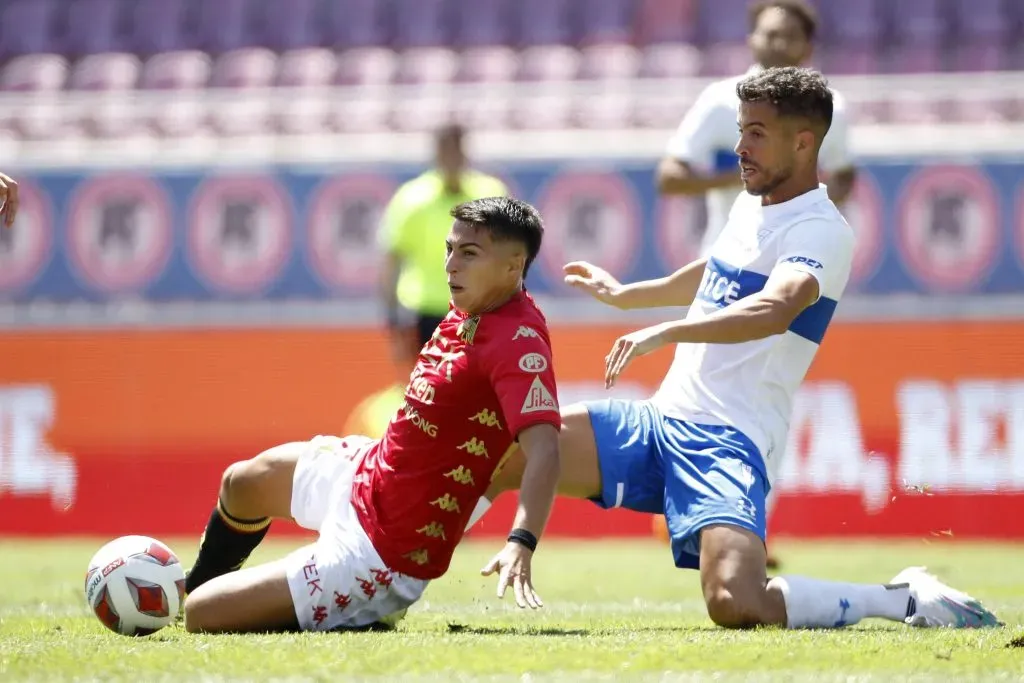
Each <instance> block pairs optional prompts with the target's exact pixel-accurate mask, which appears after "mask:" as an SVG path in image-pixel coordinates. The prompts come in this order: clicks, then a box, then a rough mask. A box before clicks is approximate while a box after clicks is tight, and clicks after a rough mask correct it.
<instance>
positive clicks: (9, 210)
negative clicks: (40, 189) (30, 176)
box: [0, 173, 18, 228]
mask: <svg viewBox="0 0 1024 683" xmlns="http://www.w3.org/2000/svg"><path fill="white" fill-rule="evenodd" d="M0 213H2V214H3V221H4V225H5V226H7V227H8V228H9V227H11V226H12V225H14V217H15V216H17V215H18V183H16V182H14V179H13V178H11V177H10V176H9V175H5V174H3V173H0Z"/></svg>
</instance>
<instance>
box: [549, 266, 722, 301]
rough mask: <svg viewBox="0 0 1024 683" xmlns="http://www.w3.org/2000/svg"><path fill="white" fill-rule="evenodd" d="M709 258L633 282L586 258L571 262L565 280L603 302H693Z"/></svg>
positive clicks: (566, 269) (565, 267)
mask: <svg viewBox="0 0 1024 683" xmlns="http://www.w3.org/2000/svg"><path fill="white" fill-rule="evenodd" d="M706 264H707V259H700V260H698V261H694V262H692V263H689V264H687V265H685V266H683V267H682V268H680V269H679V270H677V271H676V272H674V273H672V274H671V275H666V276H665V277H660V278H656V279H654V280H643V281H641V282H633V283H630V284H626V285H624V284H622V283H620V282H619V281H618V280H617V279H615V277H614V276H613V275H611V274H610V273H608V271H606V270H604V269H603V268H599V267H598V266H595V265H593V264H591V263H587V262H586V261H573V262H572V263H567V264H566V265H565V266H564V268H563V270H564V271H565V283H566V284H567V285H570V286H572V287H575V288H576V289H579V290H581V291H584V292H586V293H587V294H589V295H590V296H592V297H594V298H595V299H597V300H598V301H600V302H602V303H606V304H608V305H609V306H615V307H616V308H619V309H622V310H627V309H633V308H659V307H662V306H689V305H690V304H692V303H693V299H694V297H695V296H696V295H697V288H698V287H699V286H700V281H701V278H702V277H703V274H704V266H705V265H706Z"/></svg>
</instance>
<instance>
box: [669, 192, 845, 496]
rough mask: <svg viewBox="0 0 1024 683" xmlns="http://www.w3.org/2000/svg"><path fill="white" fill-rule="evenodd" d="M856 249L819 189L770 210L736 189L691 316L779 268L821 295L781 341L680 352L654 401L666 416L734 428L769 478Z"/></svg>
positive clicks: (740, 294) (723, 303) (757, 285)
mask: <svg viewBox="0 0 1024 683" xmlns="http://www.w3.org/2000/svg"><path fill="white" fill-rule="evenodd" d="M853 246H854V233H853V230H852V229H851V228H850V226H849V224H848V223H847V222H846V220H845V219H844V218H843V216H842V214H841V213H840V212H839V209H837V208H836V205H835V204H833V203H832V200H830V199H829V198H828V193H827V190H826V188H825V186H824V185H819V187H818V189H816V190H812V191H810V192H807V193H805V194H802V195H800V196H799V197H796V198H794V199H791V200H790V201H788V202H783V203H781V204H774V205H771V206H762V205H761V199H760V197H755V196H752V195H749V194H747V193H746V192H742V193H741V194H740V196H739V197H738V198H737V199H736V202H735V204H734V205H733V207H732V211H731V212H730V214H729V219H728V222H727V224H726V227H725V230H724V231H723V232H722V235H721V237H720V238H719V240H718V241H717V242H716V243H715V244H714V246H713V248H712V252H711V254H710V255H709V257H708V264H707V268H705V270H704V278H703V280H702V281H701V284H700V288H699V289H698V291H697V296H696V298H695V300H694V302H693V305H691V306H690V309H689V312H688V313H687V315H686V317H687V319H688V320H695V319H700V318H703V317H705V316H708V315H710V314H712V313H714V312H715V311H718V310H719V309H721V308H725V307H727V306H729V305H730V304H733V303H735V302H737V301H739V300H740V299H742V298H744V297H746V296H750V295H751V294H755V293H757V292H759V291H761V290H762V289H763V288H764V286H765V284H766V283H767V281H768V278H769V277H770V276H771V275H772V274H773V273H775V272H778V271H779V270H780V269H784V268H788V269H793V270H797V271H801V272H804V273H809V274H811V275H812V276H814V277H815V279H817V280H818V287H819V290H818V291H819V298H818V300H817V301H816V302H815V303H814V304H812V305H811V306H809V307H808V308H807V309H806V310H804V312H803V313H801V314H800V315H799V316H798V317H797V319H796V320H794V321H793V324H792V325H791V326H790V327H789V330H788V331H787V332H785V333H783V334H780V335H773V336H770V337H767V338H765V339H759V340H756V341H749V342H744V343H741V344H679V345H677V346H676V352H675V359H674V360H673V362H672V366H671V368H669V371H668V374H667V375H666V376H665V379H664V380H663V381H662V384H661V387H660V388H659V389H658V391H657V393H656V394H655V396H654V398H653V402H654V404H655V405H656V406H658V408H659V409H660V410H661V411H662V413H663V414H664V415H666V416H668V417H674V418H678V419H682V420H687V421H690V422H694V423H698V424H713V425H728V426H731V427H735V428H736V429H739V430H740V431H741V432H743V433H744V434H745V435H746V436H747V437H748V438H749V439H750V440H751V441H752V442H753V443H754V444H755V445H756V446H757V448H758V450H759V451H760V453H761V456H762V457H763V458H764V462H765V473H764V474H765V475H766V476H767V477H768V479H769V481H773V480H774V478H775V474H776V471H777V461H778V460H779V459H780V458H779V456H781V455H782V453H783V451H784V450H785V446H786V438H787V435H788V431H789V419H790V412H791V409H792V403H793V396H794V394H795V393H796V390H797V388H798V387H799V386H800V383H801V382H802V381H803V379H804V375H805V374H806V373H807V369H808V368H809V367H810V365H811V361H812V360H813V359H814V354H815V353H816V352H817V350H818V345H819V344H821V340H822V337H824V335H825V330H826V329H827V328H828V325H829V322H830V321H831V320H832V314H833V313H834V312H835V309H836V305H837V304H838V302H839V299H840V297H841V296H842V294H843V290H844V289H845V288H846V282H847V280H848V279H849V277H850V266H851V263H852V260H853Z"/></svg>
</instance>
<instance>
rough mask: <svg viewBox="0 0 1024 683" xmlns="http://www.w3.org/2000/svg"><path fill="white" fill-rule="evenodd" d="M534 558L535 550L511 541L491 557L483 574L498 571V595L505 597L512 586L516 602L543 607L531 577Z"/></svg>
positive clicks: (481, 571)
mask: <svg viewBox="0 0 1024 683" xmlns="http://www.w3.org/2000/svg"><path fill="white" fill-rule="evenodd" d="M532 559H533V551H532V550H530V549H529V548H527V547H526V546H524V545H522V544H520V543H515V542H512V541H509V542H508V543H506V544H505V547H504V548H502V549H501V552H500V553H498V554H497V555H495V556H494V557H493V558H491V561H490V562H488V563H487V565H486V566H485V567H484V568H483V569H481V570H480V574H481V575H483V576H490V575H491V574H493V573H494V572H498V597H499V598H504V597H505V589H506V588H508V587H509V586H512V590H514V591H515V594H516V604H517V605H519V606H520V607H523V608H525V607H526V606H527V605H529V606H530V607H532V608H533V609H537V608H538V607H543V606H544V603H543V602H542V601H541V599H540V596H539V595H537V591H535V590H534V589H533V580H532V579H531V578H530V561H531V560H532Z"/></svg>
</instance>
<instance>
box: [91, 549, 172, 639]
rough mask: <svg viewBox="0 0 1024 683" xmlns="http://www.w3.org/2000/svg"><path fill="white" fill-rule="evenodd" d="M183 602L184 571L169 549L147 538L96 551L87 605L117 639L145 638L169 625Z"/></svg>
mask: <svg viewBox="0 0 1024 683" xmlns="http://www.w3.org/2000/svg"><path fill="white" fill-rule="evenodd" d="M184 596H185V570H184V569H182V567H181V562H179V561H178V558H177V556H175V554H174V553H173V552H171V549H170V548H168V547H167V546H166V545H164V544H163V543H161V542H160V541H158V540H156V539H153V538H149V537H147V536H122V537H121V538H116V539H114V540H113V541H111V542H110V543H107V544H106V545H105V546H103V547H102V548H100V549H99V550H97V551H96V554H95V555H93V557H92V560H90V561H89V570H88V571H87V572H86V574H85V599H86V602H88V603H89V607H90V608H91V609H92V611H93V613H95V614H96V617H97V618H98V619H99V620H100V621H101V622H102V623H103V625H104V626H106V627H107V628H109V629H110V630H111V631H114V632H115V633H120V634H121V635H125V636H148V635H149V634H151V633H155V632H156V631H159V630H160V629H162V628H163V627H164V626H167V625H168V624H170V623H171V622H172V621H174V619H175V618H176V617H177V615H178V611H179V609H180V608H181V604H182V602H183V600H184Z"/></svg>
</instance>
